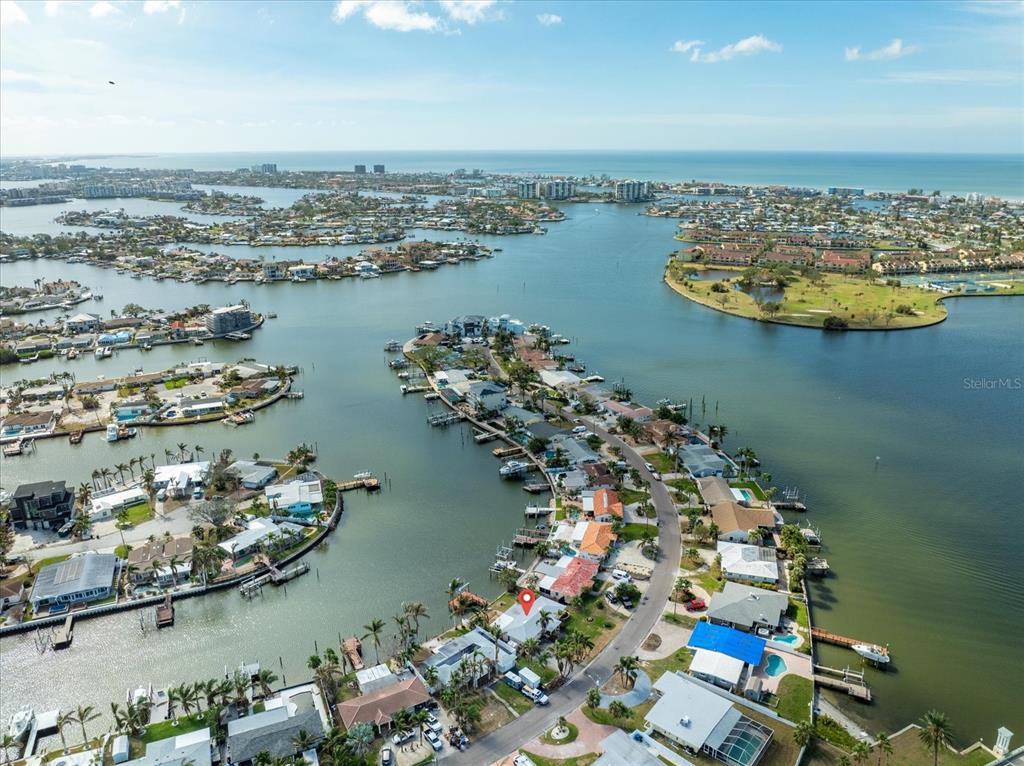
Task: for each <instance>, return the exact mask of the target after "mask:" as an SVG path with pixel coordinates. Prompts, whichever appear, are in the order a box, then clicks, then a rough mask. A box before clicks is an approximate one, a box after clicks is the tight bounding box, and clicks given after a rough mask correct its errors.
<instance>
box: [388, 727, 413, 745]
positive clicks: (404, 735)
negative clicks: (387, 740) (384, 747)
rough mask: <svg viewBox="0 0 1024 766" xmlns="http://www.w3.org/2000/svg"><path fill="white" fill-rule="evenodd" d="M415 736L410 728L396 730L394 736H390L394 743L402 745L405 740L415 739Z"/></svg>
mask: <svg viewBox="0 0 1024 766" xmlns="http://www.w3.org/2000/svg"><path fill="white" fill-rule="evenodd" d="M415 737H416V732H414V731H412V730H411V729H407V730H406V731H400V732H398V733H397V734H396V735H395V736H393V737H392V738H391V741H392V742H394V743H395V744H396V745H404V744H405V743H406V742H408V741H410V740H412V739H415Z"/></svg>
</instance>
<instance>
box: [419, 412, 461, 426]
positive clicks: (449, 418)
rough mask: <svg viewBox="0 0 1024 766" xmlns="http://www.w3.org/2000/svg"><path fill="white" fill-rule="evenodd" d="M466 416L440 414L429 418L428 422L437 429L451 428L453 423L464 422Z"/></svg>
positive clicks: (451, 413) (450, 413)
mask: <svg viewBox="0 0 1024 766" xmlns="http://www.w3.org/2000/svg"><path fill="white" fill-rule="evenodd" d="M465 417H466V416H465V415H463V414H462V413H461V412H439V413H437V414H436V415H429V416H427V422H428V423H429V424H430V425H432V426H434V427H435V428H436V427H440V426H450V425H451V424H452V423H458V422H460V421H462V420H463V419H464V418H465Z"/></svg>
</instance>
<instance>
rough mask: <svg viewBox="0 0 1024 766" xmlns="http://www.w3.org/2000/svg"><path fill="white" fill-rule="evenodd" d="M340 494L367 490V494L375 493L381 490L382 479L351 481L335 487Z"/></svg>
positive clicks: (370, 478) (371, 478) (372, 477)
mask: <svg viewBox="0 0 1024 766" xmlns="http://www.w3.org/2000/svg"><path fill="white" fill-rule="evenodd" d="M335 489H336V490H337V491H338V492H349V491H351V490H353V489H365V490H366V491H367V492H374V491H376V490H378V489H380V479H378V478H377V477H376V476H370V477H369V478H366V479H351V480H350V481H343V482H341V483H340V484H336V485H335Z"/></svg>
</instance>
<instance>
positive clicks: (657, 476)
mask: <svg viewBox="0 0 1024 766" xmlns="http://www.w3.org/2000/svg"><path fill="white" fill-rule="evenodd" d="M651 478H653V479H654V480H655V481H661V474H660V473H658V472H657V471H651Z"/></svg>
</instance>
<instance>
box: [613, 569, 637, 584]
mask: <svg viewBox="0 0 1024 766" xmlns="http://www.w3.org/2000/svg"><path fill="white" fill-rule="evenodd" d="M612 578H613V579H616V580H618V581H619V582H632V581H633V578H632V577H630V576H629V572H626V571H625V570H622V569H613V570H612Z"/></svg>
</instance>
